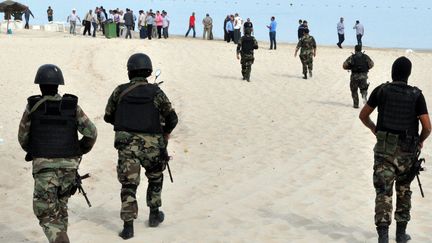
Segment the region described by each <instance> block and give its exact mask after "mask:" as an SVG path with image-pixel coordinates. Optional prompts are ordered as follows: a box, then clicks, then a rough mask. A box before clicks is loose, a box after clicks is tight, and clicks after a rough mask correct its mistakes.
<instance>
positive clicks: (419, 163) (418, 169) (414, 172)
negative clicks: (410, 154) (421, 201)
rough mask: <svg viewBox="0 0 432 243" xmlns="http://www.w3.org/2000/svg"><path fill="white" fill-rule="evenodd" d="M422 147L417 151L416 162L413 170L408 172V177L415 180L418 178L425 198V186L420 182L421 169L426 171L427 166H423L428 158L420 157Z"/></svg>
mask: <svg viewBox="0 0 432 243" xmlns="http://www.w3.org/2000/svg"><path fill="white" fill-rule="evenodd" d="M420 153H421V151H420V149H419V150H417V152H416V156H415V160H414V164H413V166H412V168H411V171H410V172H409V174H408V179H409V180H411V181H413V180H414V177H415V178H417V183H418V185H419V188H420V193H421V195H422V197H423V198H424V197H425V196H424V192H423V187H422V184H421V182H420V177H419V176H420V172H421V171H425V168H424V167H423V166H422V164H423V163H426V160H425V159H424V158H419V157H420Z"/></svg>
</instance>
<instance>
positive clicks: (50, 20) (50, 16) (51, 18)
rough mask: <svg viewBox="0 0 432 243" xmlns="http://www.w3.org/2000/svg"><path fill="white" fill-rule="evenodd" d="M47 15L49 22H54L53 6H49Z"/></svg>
mask: <svg viewBox="0 0 432 243" xmlns="http://www.w3.org/2000/svg"><path fill="white" fill-rule="evenodd" d="M47 15H48V22H52V21H53V15H54V11H53V9H52V8H51V6H48V9H47Z"/></svg>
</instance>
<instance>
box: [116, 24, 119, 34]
mask: <svg viewBox="0 0 432 243" xmlns="http://www.w3.org/2000/svg"><path fill="white" fill-rule="evenodd" d="M116 34H117V37H120V23H116Z"/></svg>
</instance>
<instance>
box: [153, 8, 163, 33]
mask: <svg viewBox="0 0 432 243" xmlns="http://www.w3.org/2000/svg"><path fill="white" fill-rule="evenodd" d="M155 22H156V27H157V33H158V39H160V38H162V26H163V17H162V15H161V14H160V12H159V11H156V19H155Z"/></svg>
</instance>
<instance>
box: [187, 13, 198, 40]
mask: <svg viewBox="0 0 432 243" xmlns="http://www.w3.org/2000/svg"><path fill="white" fill-rule="evenodd" d="M190 30H192V31H193V38H195V36H196V32H195V12H192V15H191V16H190V17H189V29H188V31H187V32H186V34H185V37H188V35H189V31H190Z"/></svg>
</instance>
